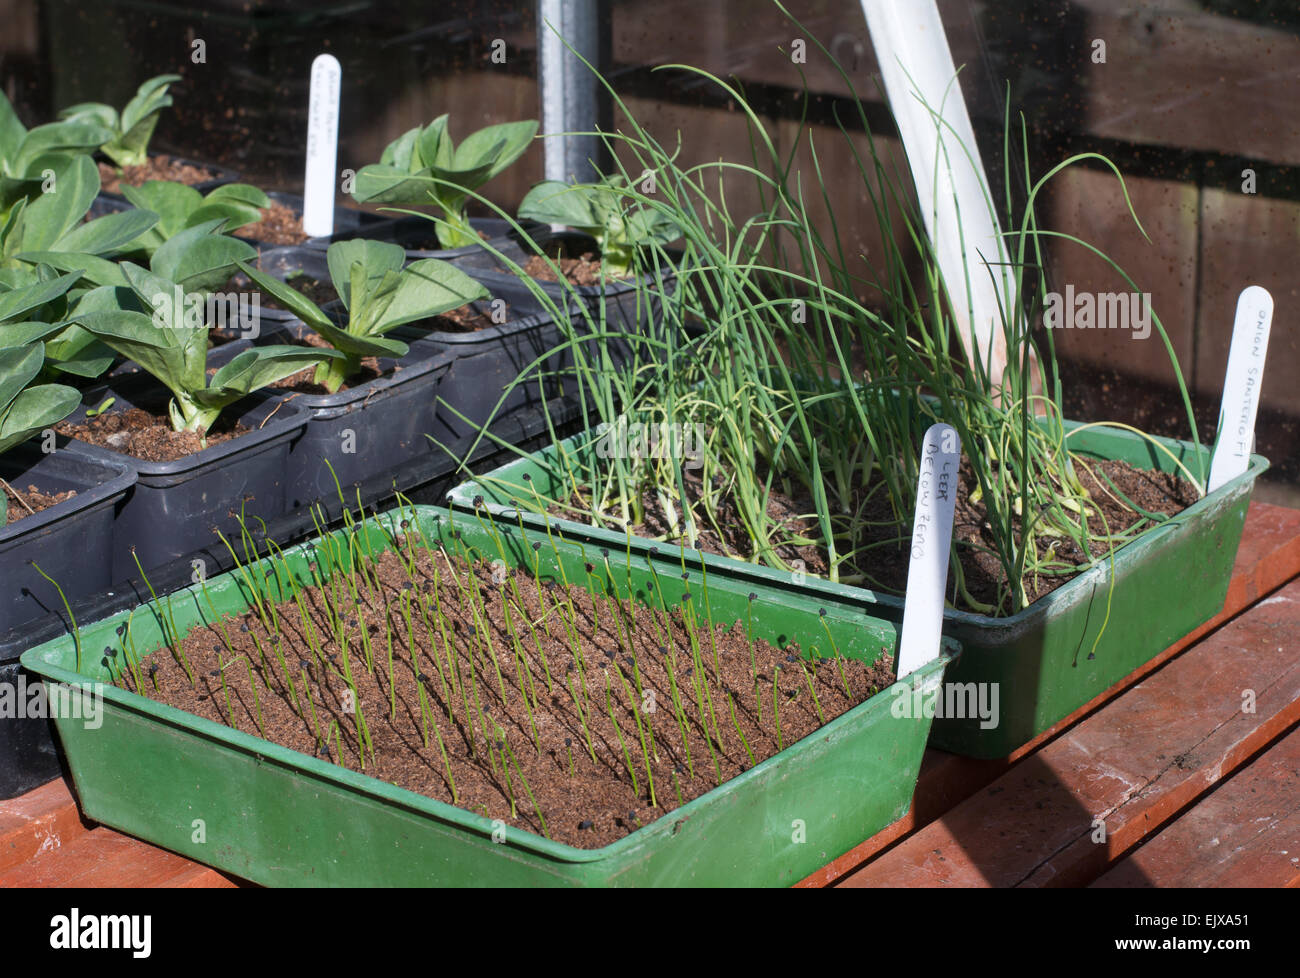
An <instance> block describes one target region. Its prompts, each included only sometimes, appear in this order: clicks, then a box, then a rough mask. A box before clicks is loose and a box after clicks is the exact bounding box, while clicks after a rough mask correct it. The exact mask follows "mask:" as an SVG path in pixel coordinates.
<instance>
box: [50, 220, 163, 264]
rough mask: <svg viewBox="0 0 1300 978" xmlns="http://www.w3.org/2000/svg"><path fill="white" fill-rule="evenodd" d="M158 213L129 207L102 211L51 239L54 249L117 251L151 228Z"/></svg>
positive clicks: (98, 253) (106, 252) (103, 252)
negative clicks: (101, 214)
mask: <svg viewBox="0 0 1300 978" xmlns="http://www.w3.org/2000/svg"><path fill="white" fill-rule="evenodd" d="M157 222H158V215H157V214H155V213H154V212H153V211H150V210H129V211H122V212H120V213H118V214H105V215H104V216H103V217H97V218H95V219H94V220H93V221H86V222H85V223H83V224H78V225H77V226H76V227H74V228H73V229H72V230H71V231H69V232H68V233H67V234H65V235H63V236H62V237H61V238H59V240H58V241H56V242H54V248H53V250H54V251H79V252H84V253H86V254H91V255H106V254H109V253H110V252H115V251H119V250H121V249H123V248H125V247H127V246H128V245H130V244H131V243H132V242H133V241H135V240H136V239H137V238H139V237H140V236H141V235H142V234H144V233H145V232H146V231H148V230H149V229H150V228H152V227H154V225H155V224H157Z"/></svg>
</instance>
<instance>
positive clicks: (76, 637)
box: [32, 550, 194, 689]
mask: <svg viewBox="0 0 1300 978" xmlns="http://www.w3.org/2000/svg"><path fill="white" fill-rule="evenodd" d="M131 552H132V554H134V553H135V551H134V550H133V551H131ZM138 564H139V562H138V561H137V566H138ZM32 570H34V571H36V573H38V574H40V575H41V577H43V578H45V579H46V580H47V581H49V582H50V584H51V585H52V586H53V587H54V590H56V591H58V592H59V600H60V601H62V602H63V610H64V611H65V612H66V613H67V615H68V622H69V623H70V624H71V625H72V642H73V645H74V646H75V647H76V650H77V671H78V672H80V671H81V629H80V628H78V627H77V619H76V616H74V615H73V614H72V607H71V605H69V604H68V598H67V595H65V594H64V593H63V588H61V587H59V582H58V581H56V580H55V579H54V578H52V577H50V575H49V574H47V573H45V571H43V570H41V565H40V564H38V563H36V561H34V560H33V561H32ZM150 593H151V594H152V593H153V591H152V589H150ZM157 600H158V599H157V597H156V596H155V597H154V602H155V604H156V603H157ZM187 671H188V670H187ZM193 681H194V679H193V677H192V676H191V678H190V682H193ZM157 687H158V684H157V683H156V682H155V683H154V688H155V689H157Z"/></svg>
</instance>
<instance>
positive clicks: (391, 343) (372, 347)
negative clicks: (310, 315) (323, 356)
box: [312, 323, 411, 357]
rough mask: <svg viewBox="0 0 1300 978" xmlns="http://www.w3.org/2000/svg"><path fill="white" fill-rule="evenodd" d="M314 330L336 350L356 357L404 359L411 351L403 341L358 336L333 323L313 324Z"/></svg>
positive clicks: (381, 337) (384, 337)
mask: <svg viewBox="0 0 1300 978" xmlns="http://www.w3.org/2000/svg"><path fill="white" fill-rule="evenodd" d="M312 328H313V329H315V330H316V332H318V333H320V335H321V336H323V337H325V339H326V340H327V341H328V342H329V344H330V346H332V347H334V349H336V350H342V351H343V352H344V353H347V354H349V355H350V356H354V357H404V356H406V354H407V353H409V352H410V349H411V348H410V347H409V346H407V345H406V344H405V343H403V342H402V341H401V340H392V339H389V338H388V337H386V336H356V335H354V334H352V333H349V332H348V331H347V330H344V329H340V328H339V327H338V326H335V325H334V324H333V323H329V324H328V325H326V324H323V323H322V324H320V325H316V324H312Z"/></svg>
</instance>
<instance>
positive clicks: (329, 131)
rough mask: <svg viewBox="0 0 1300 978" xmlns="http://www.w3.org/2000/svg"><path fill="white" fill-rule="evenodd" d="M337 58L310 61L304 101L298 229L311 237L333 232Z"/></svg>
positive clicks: (325, 56) (340, 71) (340, 73)
mask: <svg viewBox="0 0 1300 978" xmlns="http://www.w3.org/2000/svg"><path fill="white" fill-rule="evenodd" d="M342 78H343V69H342V68H341V67H340V66H339V60H338V58H336V57H334V55H332V54H321V55H318V56H317V57H316V60H315V61H313V62H312V63H311V96H310V101H309V102H308V104H307V173H306V176H305V178H304V180H303V191H302V197H303V201H302V229H303V231H304V232H306V233H307V234H309V235H311V236H312V237H313V238H316V237H323V236H324V235H327V234H333V233H334V179H335V173H334V167H335V163H336V161H337V158H338V144H339V86H340V83H341V81H342Z"/></svg>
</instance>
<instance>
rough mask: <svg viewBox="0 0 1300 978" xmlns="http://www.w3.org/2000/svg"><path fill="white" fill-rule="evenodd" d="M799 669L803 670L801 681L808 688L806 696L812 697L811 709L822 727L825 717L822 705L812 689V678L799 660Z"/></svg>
mask: <svg viewBox="0 0 1300 978" xmlns="http://www.w3.org/2000/svg"><path fill="white" fill-rule="evenodd" d="M799 668H800V669H801V670H803V680H804V683H805V684H807V686H808V694H809V695H810V696H812V701H813V708H814V709H816V710H817V719H818V720H819V721H820V722H821V723H822V725H823V726H825V724H826V715H825V714H824V713H822V705H821V703H819V702H818V700H817V690H815V689H813V683H812V676H810V675H809V674H808V667H807V666H806V665H804V663H803V661H802V660H801V661H800V662H799Z"/></svg>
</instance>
